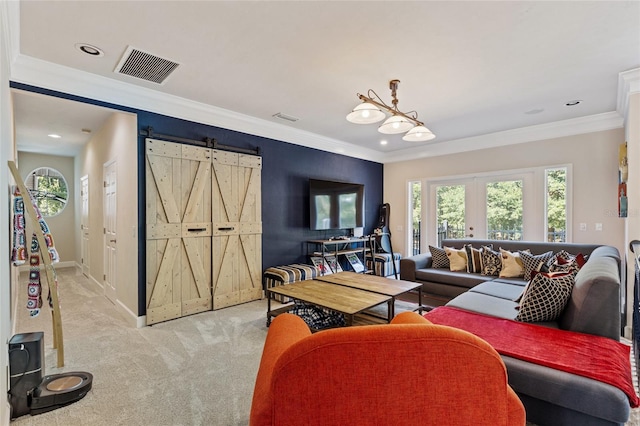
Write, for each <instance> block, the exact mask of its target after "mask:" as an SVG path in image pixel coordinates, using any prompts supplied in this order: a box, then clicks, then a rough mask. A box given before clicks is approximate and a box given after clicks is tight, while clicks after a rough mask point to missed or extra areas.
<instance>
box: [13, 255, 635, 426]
mask: <svg viewBox="0 0 640 426" xmlns="http://www.w3.org/2000/svg"><path fill="white" fill-rule="evenodd" d="M57 273H58V281H59V285H60V299H61V300H60V304H61V309H62V323H63V331H64V348H65V366H64V367H63V368H61V369H58V368H56V350H55V349H53V348H52V339H51V336H52V334H51V315H50V311H49V310H48V308H45V309H44V310H43V312H42V313H41V314H40V315H39V316H38V317H35V318H30V317H29V316H28V314H27V312H28V311H27V310H26V309H25V308H24V305H25V300H26V282H27V278H28V277H27V274H22V276H21V282H22V283H23V285H21V289H24V291H21V292H20V294H19V298H20V300H19V306H18V320H17V326H16V330H17V333H22V332H30V331H43V332H44V333H45V356H46V359H45V369H46V372H45V373H46V374H56V373H61V372H67V371H87V372H89V373H91V374H93V376H94V380H93V388H92V390H91V391H90V392H89V393H88V394H87V396H86V397H84V398H83V399H82V400H80V401H78V402H75V403H73V404H71V405H69V406H67V407H63V408H60V409H57V410H54V411H50V412H48V413H43V414H39V415H36V416H29V415H27V416H23V417H20V418H19V419H16V420H15V421H14V422H12V424H13V425H16V426H27V425H47V426H53V425H56V426H70V425H92V426H101V425H157V426H164V425H171V426H173V425H176V426H177V425H185V426H186V425H214V426H216V425H220V426H233V425H247V424H248V419H249V410H250V407H251V396H252V393H253V384H254V380H255V376H256V372H257V369H258V363H259V361H260V355H261V353H262V346H263V344H264V339H265V336H266V333H267V328H266V326H265V319H266V306H267V303H266V301H265V300H260V301H255V302H251V303H246V304H243V305H239V306H234V307H230V308H226V309H222V310H218V311H213V312H206V313H201V314H197V315H192V316H189V317H186V318H182V319H178V320H174V321H168V322H165V323H161V324H156V325H154V326H151V327H145V328H141V329H136V328H133V327H130V326H128V325H127V322H125V320H124V318H123V317H122V316H121V314H120V313H119V311H118V310H117V309H116V308H115V307H114V306H113V304H112V303H111V302H109V300H108V299H107V298H106V297H104V296H103V294H102V291H101V289H100V288H98V287H96V286H95V285H94V284H91V282H90V281H89V280H87V279H86V278H85V277H84V276H83V275H82V274H81V273H80V272H79V271H77V270H76V269H75V268H68V269H58V270H57ZM410 308H413V305H412V304H407V303H404V304H403V302H398V306H397V308H396V309H397V310H398V311H402V310H406V309H410ZM634 411H637V410H634ZM627 425H633V426H640V422H638V413H636V412H634V413H633V415H632V420H631V421H630V422H629V423H627ZM528 426H535V425H532V424H531V423H528Z"/></svg>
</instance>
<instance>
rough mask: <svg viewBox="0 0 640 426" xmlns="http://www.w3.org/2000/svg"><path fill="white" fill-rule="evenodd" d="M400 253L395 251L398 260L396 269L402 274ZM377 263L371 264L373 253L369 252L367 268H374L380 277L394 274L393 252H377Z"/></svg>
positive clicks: (394, 254)
mask: <svg viewBox="0 0 640 426" xmlns="http://www.w3.org/2000/svg"><path fill="white" fill-rule="evenodd" d="M401 257H402V256H401V255H400V253H393V258H394V260H395V262H396V271H397V272H398V274H400V258H401ZM374 259H375V265H372V264H371V255H370V254H367V269H368V270H373V271H374V273H375V274H376V275H378V276H380V277H388V276H389V275H393V263H391V253H375V254H374Z"/></svg>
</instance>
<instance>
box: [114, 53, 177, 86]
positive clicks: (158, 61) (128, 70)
mask: <svg viewBox="0 0 640 426" xmlns="http://www.w3.org/2000/svg"><path fill="white" fill-rule="evenodd" d="M179 65H180V64H178V63H177V62H173V61H170V60H168V59H164V58H160V57H159V56H155V55H152V54H150V53H148V52H145V51H142V50H140V49H136V48H133V47H131V46H129V47H127V50H126V51H125V52H124V54H123V55H122V59H120V63H119V64H118V66H117V67H116V69H115V70H114V72H115V73H117V74H125V75H130V76H132V77H136V78H140V79H142V80H147V81H151V82H153V83H157V84H163V83H164V81H165V80H166V79H167V77H169V75H171V73H172V72H173V71H175V69H176V68H178V66H179Z"/></svg>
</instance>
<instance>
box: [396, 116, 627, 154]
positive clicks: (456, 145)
mask: <svg viewBox="0 0 640 426" xmlns="http://www.w3.org/2000/svg"><path fill="white" fill-rule="evenodd" d="M623 126H624V120H623V118H622V116H621V115H620V114H619V113H618V112H616V111H612V112H606V113H602V114H594V115H589V116H585V117H578V118H572V119H569V120H562V121H556V122H553V123H545V124H539V125H536V126H528V127H521V128H519V129H511V130H505V131H502V132H495V133H489V134H486V135H479V136H472V137H469V138H463V139H456V140H449V141H442V142H437V143H432V144H429V145H427V146H423V147H420V148H412V149H409V150H403V151H397V152H395V153H392V154H391V155H388V156H387V157H386V159H385V160H386V161H385V162H387V163H391V162H398V161H407V160H414V159H416V158H426V157H437V156H441V155H449V154H456V153H459V152H466V151H475V150H479V149H487V148H496V147H500V146H507V145H516V144H521V143H527V142H534V141H539V140H546V139H554V138H560V137H565V136H572V135H580V134H585V133H592V132H599V131H603V130H611V129H619V128H621V127H623Z"/></svg>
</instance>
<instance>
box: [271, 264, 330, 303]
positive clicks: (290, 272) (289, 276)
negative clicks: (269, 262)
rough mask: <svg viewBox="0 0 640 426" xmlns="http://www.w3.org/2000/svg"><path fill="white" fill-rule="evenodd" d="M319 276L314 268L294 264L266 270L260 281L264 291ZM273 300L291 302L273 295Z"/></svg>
mask: <svg viewBox="0 0 640 426" xmlns="http://www.w3.org/2000/svg"><path fill="white" fill-rule="evenodd" d="M319 275H320V272H319V271H318V269H317V268H316V267H315V266H313V265H305V264H302V263H296V264H293V265H283V266H272V267H271V268H267V269H266V270H265V271H264V274H263V276H262V281H263V285H264V289H265V290H266V289H268V288H271V287H275V286H278V285H283V284H291V283H295V282H297V281H304V280H312V279H314V278H315V277H317V276H319ZM273 299H274V300H278V301H280V302H282V303H286V302H290V301H291V299H289V298H288V297H286V296H282V295H280V294H274V295H273Z"/></svg>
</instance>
